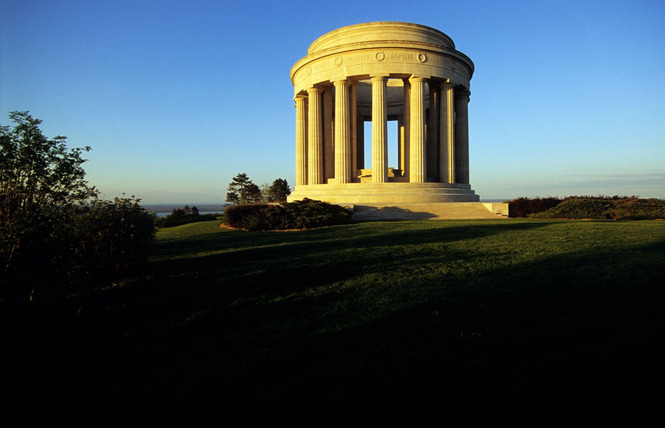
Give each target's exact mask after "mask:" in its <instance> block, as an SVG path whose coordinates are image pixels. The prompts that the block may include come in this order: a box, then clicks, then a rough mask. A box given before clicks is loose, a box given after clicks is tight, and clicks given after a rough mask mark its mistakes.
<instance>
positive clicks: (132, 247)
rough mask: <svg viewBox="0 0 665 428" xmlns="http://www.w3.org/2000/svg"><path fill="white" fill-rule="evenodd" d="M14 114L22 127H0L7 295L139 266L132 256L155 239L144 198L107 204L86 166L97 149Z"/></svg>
mask: <svg viewBox="0 0 665 428" xmlns="http://www.w3.org/2000/svg"><path fill="white" fill-rule="evenodd" d="M9 117H10V119H11V120H12V121H13V122H14V123H15V125H14V127H13V128H10V127H9V126H0V298H2V297H4V296H25V295H26V294H29V295H30V297H31V298H32V297H33V296H34V294H35V290H36V289H37V288H39V289H40V290H41V289H46V288H48V287H50V286H56V285H57V286H61V285H65V284H66V283H68V282H67V281H69V280H70V278H71V273H72V272H74V271H76V272H77V276H78V278H77V282H80V283H83V282H86V281H87V280H89V279H90V278H91V277H93V276H94V275H96V274H97V273H98V272H99V269H98V267H99V266H101V265H104V266H105V267H104V269H106V267H107V266H108V265H109V264H111V265H115V266H116V267H117V268H116V269H115V271H119V270H120V269H119V268H120V267H121V265H122V266H129V265H132V264H133V260H129V259H128V258H127V257H129V258H133V257H134V255H138V254H139V253H141V254H143V251H144V250H145V249H146V248H148V247H149V242H150V241H151V240H152V238H153V236H154V223H153V219H152V217H151V216H150V215H149V214H148V213H147V212H145V210H144V209H143V208H142V207H140V205H139V204H138V202H139V200H138V199H134V198H133V197H132V198H128V199H116V201H115V202H104V201H101V200H99V199H98V198H97V191H96V189H95V188H94V187H91V186H89V185H88V182H87V181H86V180H85V171H84V169H83V167H82V165H83V163H84V162H85V161H86V160H85V159H83V158H82V153H83V152H87V151H89V150H90V147H85V148H75V149H68V148H67V146H66V144H65V140H66V137H62V136H57V137H55V138H53V139H49V138H47V137H45V136H44V135H43V134H42V132H41V130H40V129H39V125H40V124H41V123H42V121H41V120H39V119H34V118H33V117H32V116H31V115H30V114H29V112H27V111H26V112H16V111H15V112H11V113H10V114H9ZM95 246H96V247H95ZM93 247H95V248H96V249H95V250H94V251H93V250H92V248H93ZM139 247H141V248H139ZM104 269H102V270H104ZM79 274H80V275H79ZM68 284H71V282H70V283H68ZM52 288H56V287H52Z"/></svg>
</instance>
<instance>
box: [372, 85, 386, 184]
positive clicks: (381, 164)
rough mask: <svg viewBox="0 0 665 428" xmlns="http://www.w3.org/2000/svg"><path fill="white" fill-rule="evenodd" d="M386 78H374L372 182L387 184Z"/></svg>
mask: <svg viewBox="0 0 665 428" xmlns="http://www.w3.org/2000/svg"><path fill="white" fill-rule="evenodd" d="M386 80H387V79H386V77H385V76H376V77H372V182H373V183H385V182H386V178H387V176H388V165H387V164H388V151H387V147H386V146H387V139H386V137H387V134H388V132H387V131H388V123H387V120H388V100H387V98H386Z"/></svg>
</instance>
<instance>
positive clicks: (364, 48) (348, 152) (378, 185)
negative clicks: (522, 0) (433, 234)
mask: <svg viewBox="0 0 665 428" xmlns="http://www.w3.org/2000/svg"><path fill="white" fill-rule="evenodd" d="M473 70H474V66H473V63H472V62H471V59H469V57H467V56H466V55H464V54H463V53H461V52H459V51H457V50H456V49H455V44H454V43H453V41H452V39H451V38H450V37H448V36H447V35H445V34H444V33H442V32H441V31H438V30H436V29H434V28H430V27H426V26H423V25H418V24H411V23H404V22H372V23H367V24H358V25H351V26H348V27H343V28H340V29H337V30H335V31H331V32H330V33H327V34H324V35H323V36H321V37H319V38H318V39H316V40H315V41H314V42H313V43H312V44H311V45H310V47H309V50H308V52H307V56H306V57H304V58H303V59H301V60H300V61H298V62H297V63H296V64H295V65H294V66H293V68H292V69H291V81H292V82H293V87H294V95H295V105H296V183H295V189H294V191H293V193H292V194H291V196H290V197H289V200H291V201H293V200H301V199H303V198H310V199H317V200H322V201H326V202H330V203H335V204H348V205H368V206H372V205H374V206H379V205H380V206H383V207H386V206H391V207H400V209H397V210H393V214H392V216H393V217H399V215H397V214H395V213H398V212H409V211H411V210H410V208H413V206H410V205H409V204H420V205H418V207H419V208H423V209H424V208H425V207H428V208H427V209H429V210H430V211H432V210H433V209H434V208H432V207H436V206H437V205H436V203H442V202H447V203H449V202H466V203H468V202H477V201H479V197H478V195H476V194H475V192H474V191H473V190H472V189H471V186H470V184H469V132H468V119H469V115H468V102H469V95H470V92H469V82H470V80H471V76H472V75H473ZM340 91H342V92H340ZM388 121H397V128H398V132H397V140H398V141H397V142H396V143H397V144H396V145H395V144H393V146H395V147H396V150H397V153H396V157H395V158H396V159H397V164H396V165H388V146H389V145H388V133H387V127H388V126H387V123H388ZM365 122H371V130H372V131H371V135H365ZM365 141H368V142H369V141H371V151H370V150H368V153H365ZM393 143H394V142H393ZM366 157H367V158H366ZM366 164H367V165H371V168H369V169H367V168H365V165H366ZM423 204H425V205H423ZM477 205H478V206H479V207H480V208H482V209H481V211H478V212H486V214H487V215H488V217H489V218H495V217H497V215H496V214H492V213H491V212H490V211H491V209H490V208H488V206H483V205H482V204H480V203H478V204H477ZM494 205H497V204H494ZM467 206H470V205H468V204H467ZM497 206H498V205H497ZM461 207H462V206H461V205H460V206H457V207H456V208H455V210H454V211H455V212H456V213H459V212H463V211H464V210H463V209H462V210H461V209H460V208H461ZM504 208H505V207H501V209H499V211H502V210H503V209H504ZM483 209H484V211H482V210H483ZM379 211H381V210H379ZM384 211H386V210H384ZM448 211H450V210H448ZM494 211H497V209H495V210H494ZM386 212H387V211H386ZM450 212H452V211H450ZM430 214H432V213H430ZM478 215H479V214H478V213H476V216H478ZM452 216H453V217H456V218H457V217H459V218H463V217H464V215H461V214H454V215H452ZM429 218H443V217H441V216H438V215H436V214H432V215H430V216H429Z"/></svg>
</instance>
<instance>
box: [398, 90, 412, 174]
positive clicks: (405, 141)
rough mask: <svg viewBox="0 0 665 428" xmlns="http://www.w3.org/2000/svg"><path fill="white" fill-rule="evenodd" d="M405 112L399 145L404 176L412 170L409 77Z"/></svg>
mask: <svg viewBox="0 0 665 428" xmlns="http://www.w3.org/2000/svg"><path fill="white" fill-rule="evenodd" d="M403 81H404V98H403V100H404V114H403V115H402V122H403V126H402V127H400V134H401V136H402V141H401V144H400V146H399V151H400V165H399V168H400V169H401V170H402V176H404V177H408V176H409V171H410V168H411V167H410V161H409V159H410V157H409V150H410V145H409V138H410V137H411V135H410V134H411V127H410V125H409V124H410V122H411V83H409V79H404V80H403Z"/></svg>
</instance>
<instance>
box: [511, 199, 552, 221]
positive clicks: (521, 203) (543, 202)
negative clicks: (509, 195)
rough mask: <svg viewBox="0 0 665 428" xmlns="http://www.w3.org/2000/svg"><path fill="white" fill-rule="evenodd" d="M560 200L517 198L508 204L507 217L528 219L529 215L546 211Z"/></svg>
mask: <svg viewBox="0 0 665 428" xmlns="http://www.w3.org/2000/svg"><path fill="white" fill-rule="evenodd" d="M561 201H562V199H559V198H553V197H547V198H524V197H522V198H517V199H513V200H510V201H506V202H507V203H508V215H509V216H510V217H528V216H529V214H534V213H539V212H543V211H547V210H549V209H551V208H554V207H555V206H557V205H559V204H560V203H561Z"/></svg>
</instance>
